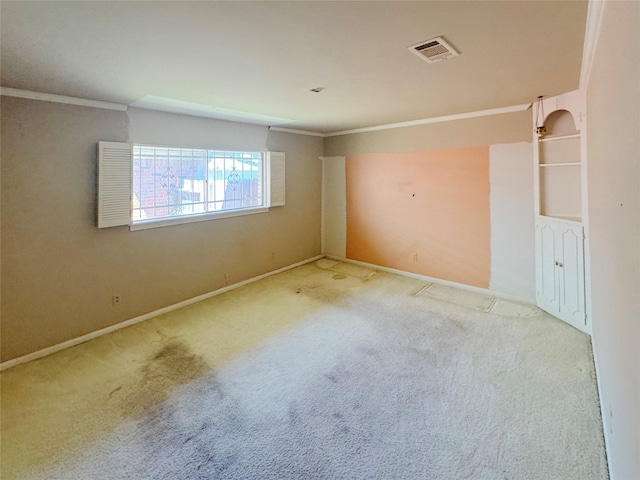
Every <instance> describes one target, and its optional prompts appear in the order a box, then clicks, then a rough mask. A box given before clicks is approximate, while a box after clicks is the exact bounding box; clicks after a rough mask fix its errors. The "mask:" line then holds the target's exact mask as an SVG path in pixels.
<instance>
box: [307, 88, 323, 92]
mask: <svg viewBox="0 0 640 480" xmlns="http://www.w3.org/2000/svg"><path fill="white" fill-rule="evenodd" d="M322 90H324V88H322V87H316V88H312V89H311V90H309V91H310V92H313V93H320V92H321V91H322Z"/></svg>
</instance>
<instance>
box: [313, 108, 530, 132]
mask: <svg viewBox="0 0 640 480" xmlns="http://www.w3.org/2000/svg"><path fill="white" fill-rule="evenodd" d="M529 107H531V104H530V103H523V104H521V105H513V106H511V107H501V108H492V109H489V110H479V111H477V112H467V113H457V114H455V115H444V116H442V117H432V118H423V119H421V120H411V121H408V122H400V123H389V124H387V125H377V126H375V127H365V128H356V129H353V130H343V131H341V132H333V133H327V134H326V136H327V137H337V136H339V135H351V134H354V133H366V132H375V131H378V130H391V129H392V128H403V127H414V126H416V125H427V124H429V123H442V122H450V121H453V120H465V119H468V118H476V117H486V116H489V115H500V114H503V113H513V112H523V111H525V110H527V109H528V108H529Z"/></svg>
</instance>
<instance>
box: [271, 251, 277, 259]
mask: <svg viewBox="0 0 640 480" xmlns="http://www.w3.org/2000/svg"><path fill="white" fill-rule="evenodd" d="M275 259H276V252H271V260H275Z"/></svg>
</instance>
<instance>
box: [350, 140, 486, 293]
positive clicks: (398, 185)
mask: <svg viewBox="0 0 640 480" xmlns="http://www.w3.org/2000/svg"><path fill="white" fill-rule="evenodd" d="M489 191H490V190H489V147H473V148H456V149H443V150H426V151H421V152H414V153H401V154H361V155H352V156H348V157H347V159H346V194H347V258H350V259H352V260H359V261H362V262H367V263H372V264H375V265H380V266H384V267H389V268H395V269H399V270H404V271H408V272H413V273H418V274H421V275H427V276H430V277H435V278H439V279H442V280H449V281H452V282H458V283H464V284H467V285H473V286H476V287H481V288H488V287H489V280H490V276H491V224H490V210H489V207H490V198H489Z"/></svg>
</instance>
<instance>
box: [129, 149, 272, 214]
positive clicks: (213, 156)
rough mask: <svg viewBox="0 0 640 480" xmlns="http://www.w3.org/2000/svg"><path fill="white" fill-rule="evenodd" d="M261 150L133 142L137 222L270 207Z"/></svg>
mask: <svg viewBox="0 0 640 480" xmlns="http://www.w3.org/2000/svg"><path fill="white" fill-rule="evenodd" d="M264 199H265V196H264V161H263V154H262V153H260V152H225V151H219V150H202V149H189V148H166V147H152V146H141V145H134V147H133V200H132V202H133V205H132V212H133V223H136V222H139V221H144V220H150V219H161V218H167V217H182V216H187V215H197V214H203V213H212V212H225V211H229V210H238V209H247V208H255V207H264V206H265V202H264Z"/></svg>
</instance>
